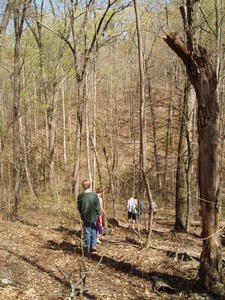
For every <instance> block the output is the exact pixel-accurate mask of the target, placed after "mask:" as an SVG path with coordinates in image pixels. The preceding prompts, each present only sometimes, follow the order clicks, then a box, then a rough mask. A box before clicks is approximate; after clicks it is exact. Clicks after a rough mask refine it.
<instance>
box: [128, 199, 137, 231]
mask: <svg viewBox="0 0 225 300" xmlns="http://www.w3.org/2000/svg"><path fill="white" fill-rule="evenodd" d="M137 209H138V201H137V199H136V198H135V197H131V198H130V199H129V200H128V201H127V212H128V226H129V227H130V223H131V222H132V228H133V229H134V225H135V223H136V222H137V212H138V211H137Z"/></svg>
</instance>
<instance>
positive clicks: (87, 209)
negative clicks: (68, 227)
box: [77, 179, 101, 252]
mask: <svg viewBox="0 0 225 300" xmlns="http://www.w3.org/2000/svg"><path fill="white" fill-rule="evenodd" d="M82 186H83V189H84V191H83V193H81V194H79V195H78V199H77V206H78V210H79V212H80V216H81V219H82V221H83V225H84V232H85V244H86V251H87V252H90V251H91V252H96V244H97V217H98V216H100V215H101V207H100V203H99V199H98V196H97V195H96V194H95V193H92V192H91V190H90V182H89V180H88V179H84V180H83V181H82Z"/></svg>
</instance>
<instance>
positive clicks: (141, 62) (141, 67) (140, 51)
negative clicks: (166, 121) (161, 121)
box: [133, 0, 153, 248]
mask: <svg viewBox="0 0 225 300" xmlns="http://www.w3.org/2000/svg"><path fill="white" fill-rule="evenodd" d="M133 3H134V10H135V18H136V31H137V40H138V61H139V73H140V139H141V140H140V144H141V145H140V155H141V158H140V167H141V173H142V176H143V179H144V183H145V189H146V191H147V197H148V203H149V207H150V213H149V228H148V235H147V239H146V242H145V247H146V248H148V247H149V243H150V238H151V232H152V224H153V197H152V193H151V189H150V185H149V181H148V178H147V174H146V169H147V159H146V125H145V109H146V107H145V79H144V59H143V48H142V39H141V30H140V21H139V15H138V7H137V3H136V0H133Z"/></svg>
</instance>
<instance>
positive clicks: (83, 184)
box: [82, 179, 91, 190]
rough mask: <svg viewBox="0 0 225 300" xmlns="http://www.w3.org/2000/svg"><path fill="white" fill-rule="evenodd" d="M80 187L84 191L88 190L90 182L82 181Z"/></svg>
mask: <svg viewBox="0 0 225 300" xmlns="http://www.w3.org/2000/svg"><path fill="white" fill-rule="evenodd" d="M82 186H83V188H84V189H85V190H86V189H89V187H90V186H91V184H90V181H89V180H88V179H84V180H83V181H82Z"/></svg>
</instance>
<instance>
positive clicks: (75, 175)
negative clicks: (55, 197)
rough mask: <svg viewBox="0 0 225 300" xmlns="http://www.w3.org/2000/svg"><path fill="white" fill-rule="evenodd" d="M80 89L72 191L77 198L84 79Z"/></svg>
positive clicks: (79, 84)
mask: <svg viewBox="0 0 225 300" xmlns="http://www.w3.org/2000/svg"><path fill="white" fill-rule="evenodd" d="M77 85H78V87H77V89H78V103H77V126H76V137H75V162H74V169H73V184H72V193H73V194H74V195H75V197H76V198H77V195H78V188H79V181H78V179H79V170H80V157H81V141H82V127H83V126H82V125H83V110H84V103H83V102H84V101H83V99H81V88H82V86H83V84H82V81H78V82H77Z"/></svg>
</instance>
